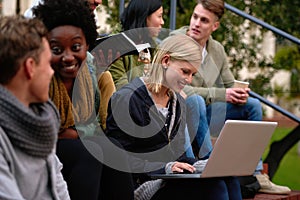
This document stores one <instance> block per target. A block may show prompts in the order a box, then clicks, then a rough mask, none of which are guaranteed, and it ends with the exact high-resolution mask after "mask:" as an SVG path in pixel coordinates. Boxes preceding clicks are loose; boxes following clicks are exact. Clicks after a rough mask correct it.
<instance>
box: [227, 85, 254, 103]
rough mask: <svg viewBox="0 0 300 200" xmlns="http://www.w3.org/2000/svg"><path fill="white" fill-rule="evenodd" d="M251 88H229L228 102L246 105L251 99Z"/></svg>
mask: <svg viewBox="0 0 300 200" xmlns="http://www.w3.org/2000/svg"><path fill="white" fill-rule="evenodd" d="M249 91H250V88H227V89H226V102H229V103H233V104H245V103H246V102H247V99H248V97H249V94H248V92H249Z"/></svg>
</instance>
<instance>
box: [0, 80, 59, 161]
mask: <svg viewBox="0 0 300 200" xmlns="http://www.w3.org/2000/svg"><path fill="white" fill-rule="evenodd" d="M59 124H60V123H59V114H58V112H57V110H56V108H55V106H54V104H53V103H51V102H50V101H48V102H46V103H40V104H32V105H30V107H29V108H28V107H26V106H24V105H23V104H22V103H21V102H20V101H19V100H18V99H17V98H16V97H15V96H14V95H12V94H11V93H10V92H9V91H8V90H7V89H5V88H4V87H3V86H1V85H0V127H1V128H2V129H3V130H4V132H5V133H6V134H7V136H8V138H9V139H10V141H11V143H12V144H13V146H15V147H17V148H19V149H21V150H22V151H24V152H25V153H26V154H29V155H31V156H34V157H40V158H46V157H47V156H48V155H49V154H50V153H51V152H52V150H53V148H54V145H55V142H56V139H57V133H58V129H59Z"/></svg>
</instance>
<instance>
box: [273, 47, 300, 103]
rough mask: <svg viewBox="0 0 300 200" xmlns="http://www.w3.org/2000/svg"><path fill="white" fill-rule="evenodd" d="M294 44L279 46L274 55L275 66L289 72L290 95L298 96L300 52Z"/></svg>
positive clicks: (299, 89) (299, 92) (299, 87)
mask: <svg viewBox="0 0 300 200" xmlns="http://www.w3.org/2000/svg"><path fill="white" fill-rule="evenodd" d="M299 50H300V49H299V47H297V46H295V45H291V46H284V47H281V48H280V49H279V50H278V51H277V53H276V55H275V57H274V62H275V64H276V65H275V67H276V68H278V69H285V70H288V71H290V72H291V78H290V97H296V96H300V52H299Z"/></svg>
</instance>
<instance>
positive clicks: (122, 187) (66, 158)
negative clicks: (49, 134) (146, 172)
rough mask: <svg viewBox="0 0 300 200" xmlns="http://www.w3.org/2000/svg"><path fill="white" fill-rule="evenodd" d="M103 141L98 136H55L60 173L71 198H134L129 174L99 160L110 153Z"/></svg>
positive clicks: (109, 199) (75, 199) (81, 199)
mask: <svg viewBox="0 0 300 200" xmlns="http://www.w3.org/2000/svg"><path fill="white" fill-rule="evenodd" d="M102 141H103V140H101V138H96V139H93V138H91V139H87V140H84V141H81V140H80V139H59V140H58V142H57V151H56V153H57V156H58V158H59V159H60V161H61V162H62V163H63V169H62V174H63V176H64V179H65V181H66V182H67V185H68V190H69V194H70V197H71V199H72V200H84V199H88V200H99V199H103V200H106V199H108V200H119V199H124V200H127V199H128V200H131V199H133V185H132V179H131V176H130V174H128V173H126V172H121V171H119V170H115V169H113V168H111V167H109V166H107V165H104V164H102V162H101V160H102V159H103V157H105V156H109V154H108V152H109V150H107V149H106V144H105V143H103V142H102ZM87 147H88V148H87ZM87 149H88V150H87ZM104 149H106V150H104ZM90 152H97V155H96V156H94V155H92V154H91V153H90ZM124 162H125V161H124ZM116 190H118V192H116Z"/></svg>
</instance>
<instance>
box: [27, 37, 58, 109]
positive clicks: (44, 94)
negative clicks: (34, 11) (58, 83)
mask: <svg viewBox="0 0 300 200" xmlns="http://www.w3.org/2000/svg"><path fill="white" fill-rule="evenodd" d="M42 45H43V46H44V49H43V51H42V52H41V54H40V62H39V63H36V65H35V69H34V70H35V73H34V75H33V77H32V84H31V86H30V89H29V90H30V92H31V95H32V100H31V102H30V103H40V102H45V101H47V100H48V99H49V96H48V91H49V84H50V81H51V78H52V76H53V74H54V71H53V69H52V67H51V65H50V60H51V51H50V47H49V43H48V41H47V39H46V38H43V44H42Z"/></svg>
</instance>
